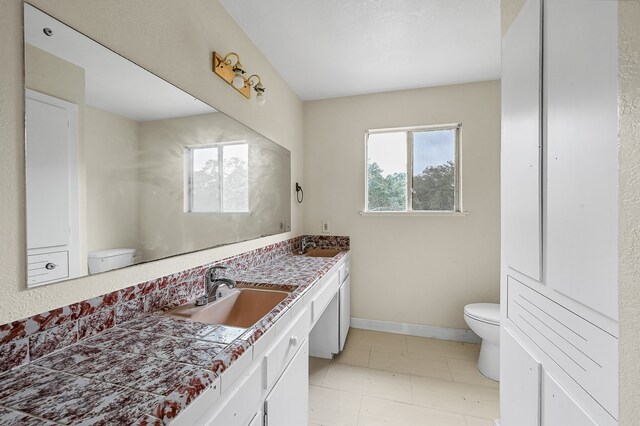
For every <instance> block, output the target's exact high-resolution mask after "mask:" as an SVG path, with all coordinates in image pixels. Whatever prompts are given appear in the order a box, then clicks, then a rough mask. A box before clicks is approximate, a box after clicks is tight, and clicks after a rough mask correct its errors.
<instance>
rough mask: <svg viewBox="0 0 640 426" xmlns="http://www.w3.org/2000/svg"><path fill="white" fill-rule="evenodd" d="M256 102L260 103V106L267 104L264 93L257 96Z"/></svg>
mask: <svg viewBox="0 0 640 426" xmlns="http://www.w3.org/2000/svg"><path fill="white" fill-rule="evenodd" d="M256 102H257V103H258V105H264V103H265V102H266V99H265V97H264V93H262V92H258V93H257V94H256Z"/></svg>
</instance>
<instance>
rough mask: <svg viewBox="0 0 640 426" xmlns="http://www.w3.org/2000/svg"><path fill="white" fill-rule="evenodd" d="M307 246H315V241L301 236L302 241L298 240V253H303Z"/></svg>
mask: <svg viewBox="0 0 640 426" xmlns="http://www.w3.org/2000/svg"><path fill="white" fill-rule="evenodd" d="M308 247H313V248H316V247H317V246H316V243H314V242H313V241H309V242H307V237H303V238H302V241H300V252H299V253H298V254H304V252H305V251H306V250H307V248H308Z"/></svg>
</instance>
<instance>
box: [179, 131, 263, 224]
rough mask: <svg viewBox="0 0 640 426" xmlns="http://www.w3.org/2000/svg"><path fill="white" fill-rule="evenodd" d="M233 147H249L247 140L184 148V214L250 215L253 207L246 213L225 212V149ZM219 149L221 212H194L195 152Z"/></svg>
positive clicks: (248, 207)
mask: <svg viewBox="0 0 640 426" xmlns="http://www.w3.org/2000/svg"><path fill="white" fill-rule="evenodd" d="M231 145H247V146H248V145H249V143H248V142H247V141H245V140H238V141H230V142H213V143H206V144H199V145H189V146H185V148H184V152H185V155H184V162H185V165H184V171H185V191H184V212H185V213H187V214H193V215H250V214H251V206H250V205H249V206H247V211H246V212H240V211H238V212H226V211H224V196H223V194H224V168H223V160H224V153H223V151H224V147H225V146H231ZM207 148H218V164H219V165H220V166H219V167H218V182H219V189H220V211H194V210H193V172H194V170H193V152H194V151H195V150H196V149H207Z"/></svg>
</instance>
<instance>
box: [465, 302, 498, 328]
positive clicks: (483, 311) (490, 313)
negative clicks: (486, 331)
mask: <svg viewBox="0 0 640 426" xmlns="http://www.w3.org/2000/svg"><path fill="white" fill-rule="evenodd" d="M464 312H465V314H467V315H468V316H470V317H472V318H477V319H481V320H485V321H490V322H494V323H497V322H499V321H500V304H498V303H472V304H470V305H467V306H465V307H464Z"/></svg>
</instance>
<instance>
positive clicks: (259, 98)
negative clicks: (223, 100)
mask: <svg viewBox="0 0 640 426" xmlns="http://www.w3.org/2000/svg"><path fill="white" fill-rule="evenodd" d="M213 72H214V73H215V74H216V75H217V76H218V77H220V78H222V79H223V80H224V81H226V82H227V83H228V84H229V85H230V86H232V87H233V88H234V89H236V90H237V91H238V92H240V93H241V94H242V96H244V97H245V98H247V99H251V88H252V87H253V90H254V91H255V92H256V97H255V99H256V103H257V104H258V105H264V103H265V97H264V91H265V88H264V86H263V85H262V81H260V76H259V75H258V74H252V75H251V76H249V77H248V78H247V77H245V76H244V74H246V71H245V70H244V67H243V66H242V64H241V63H240V56H238V54H237V53H235V52H229V53H227V54H226V55H225V56H224V57H223V56H222V55H220V54H218V53H216V52H213Z"/></svg>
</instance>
